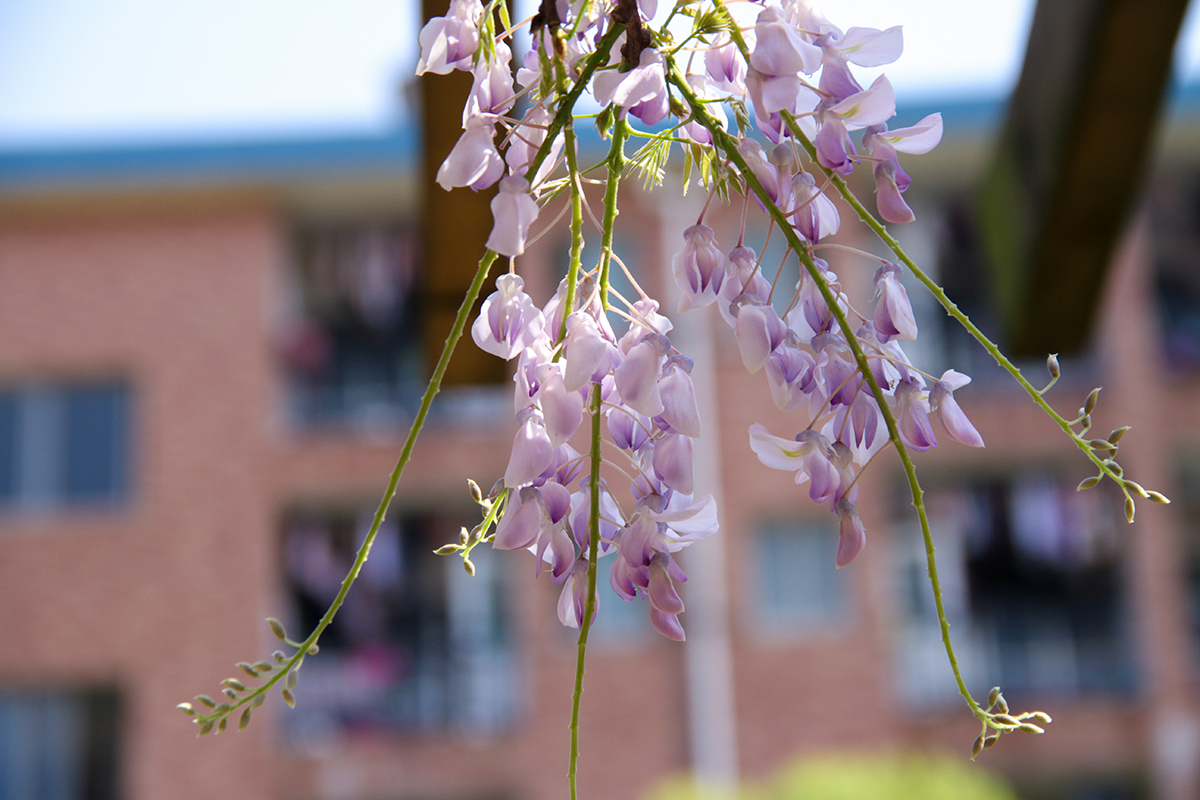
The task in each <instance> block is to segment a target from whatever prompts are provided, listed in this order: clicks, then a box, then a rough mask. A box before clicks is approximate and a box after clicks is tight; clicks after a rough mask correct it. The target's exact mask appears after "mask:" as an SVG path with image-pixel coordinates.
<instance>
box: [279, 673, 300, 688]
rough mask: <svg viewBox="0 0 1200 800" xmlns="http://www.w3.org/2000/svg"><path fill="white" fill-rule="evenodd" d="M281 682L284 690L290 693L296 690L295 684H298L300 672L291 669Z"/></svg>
mask: <svg viewBox="0 0 1200 800" xmlns="http://www.w3.org/2000/svg"><path fill="white" fill-rule="evenodd" d="M283 681H284V684H285V685H284V688H285V689H287V690H288V691H289V692H290V691H292V690H293V689H295V688H296V684H297V683H299V682H300V671H299V670H298V669H293V670H292V671H291V672H289V673H288V674H287V677H286V678H284V679H283Z"/></svg>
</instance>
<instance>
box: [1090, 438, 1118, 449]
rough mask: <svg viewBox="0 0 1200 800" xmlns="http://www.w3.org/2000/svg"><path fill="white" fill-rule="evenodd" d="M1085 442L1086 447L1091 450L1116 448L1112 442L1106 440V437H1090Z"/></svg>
mask: <svg viewBox="0 0 1200 800" xmlns="http://www.w3.org/2000/svg"><path fill="white" fill-rule="evenodd" d="M1087 444H1088V447H1090V448H1092V449H1093V450H1116V449H1117V446H1116V445H1115V444H1113V443H1112V442H1110V441H1108V440H1107V439H1090V440H1088V443H1087Z"/></svg>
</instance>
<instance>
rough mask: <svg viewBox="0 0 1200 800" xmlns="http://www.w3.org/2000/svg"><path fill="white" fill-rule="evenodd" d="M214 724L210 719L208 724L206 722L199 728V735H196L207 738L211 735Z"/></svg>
mask: <svg viewBox="0 0 1200 800" xmlns="http://www.w3.org/2000/svg"><path fill="white" fill-rule="evenodd" d="M214 724H215V723H214V722H213V721H212V720H211V719H210V720H209V721H208V722H206V723H204V724H203V725H201V726H200V733H198V734H196V735H197V736H207V735H208V734H210V733H212V729H213V725H214Z"/></svg>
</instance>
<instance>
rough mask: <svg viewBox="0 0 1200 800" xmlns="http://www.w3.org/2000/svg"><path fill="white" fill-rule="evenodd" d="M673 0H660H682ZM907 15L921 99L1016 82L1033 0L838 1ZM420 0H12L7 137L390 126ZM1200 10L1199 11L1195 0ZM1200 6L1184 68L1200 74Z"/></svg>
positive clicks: (849, 19)
mask: <svg viewBox="0 0 1200 800" xmlns="http://www.w3.org/2000/svg"><path fill="white" fill-rule="evenodd" d="M668 2H669V0H660V5H662V6H664V7H665V6H667V5H668ZM821 5H822V8H823V9H824V11H825V13H826V15H827V16H828V17H829V18H830V19H831V20H832V21H833V22H834V23H836V24H838V25H840V26H841V27H843V28H848V27H850V26H852V25H862V26H866V27H876V28H884V27H888V26H890V25H897V24H902V25H904V32H905V54H904V56H903V57H902V58H901V59H900V61H899V62H897V63H896V64H893V65H891V66H889V67H888V68H887V69H886V72H887V74H888V76H889V78H890V79H891V80H892V83H893V85H894V86H895V87H896V91H897V95H898V96H899V97H900V98H901V99H904V98H905V97H918V96H919V97H921V98H930V97H938V96H942V97H963V96H972V95H974V96H978V95H980V94H988V95H996V94H999V93H1002V92H1004V91H1005V90H1006V89H1007V88H1008V87H1009V86H1011V84H1012V82H1013V81H1014V80H1015V78H1016V75H1017V73H1018V71H1019V69H1020V60H1021V55H1022V51H1021V48H1022V46H1023V42H1024V37H1025V34H1026V31H1027V29H1028V25H1029V19H1030V15H1031V13H1032V8H1033V2H1032V0H998V1H997V2H990V3H973V2H964V0H914V1H913V2H903V0H825V2H823V3H822V4H821ZM418 8H419V3H417V2H416V0H342V1H341V2H334V0H203V2H200V0H169V1H168V2H164V1H163V0H105V2H99V3H98V2H95V0H0V147H14V146H15V147H21V146H28V145H40V144H48V145H54V144H63V143H101V142H109V141H163V140H172V139H174V140H179V139H212V138H221V139H230V138H256V137H263V136H280V135H306V134H313V133H319V132H335V131H336V132H367V131H382V130H386V129H388V128H389V127H391V126H394V125H395V124H396V123H397V120H398V118H399V115H400V114H401V109H402V103H401V102H400V99H399V98H400V96H401V94H402V91H403V86H404V83H405V82H406V81H408V80H409V76H410V75H411V71H412V65H413V64H414V63H415V60H416V50H415V43H416V30H417V9H418ZM1193 10H1195V9H1193ZM1195 17H1196V14H1194V13H1193V14H1191V15H1190V18H1189V23H1188V30H1187V31H1186V32H1185V46H1184V48H1183V51H1182V53H1181V56H1180V60H1179V64H1180V68H1181V72H1182V73H1184V74H1186V75H1188V76H1197V75H1198V74H1200V46H1198V45H1197V41H1198V39H1200V37H1198V31H1197V27H1198V25H1197V22H1198V21H1197V20H1196V19H1195Z"/></svg>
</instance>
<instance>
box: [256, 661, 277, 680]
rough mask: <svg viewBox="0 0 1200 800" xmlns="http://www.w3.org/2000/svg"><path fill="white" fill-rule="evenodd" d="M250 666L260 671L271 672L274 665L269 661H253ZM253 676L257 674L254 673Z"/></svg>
mask: <svg viewBox="0 0 1200 800" xmlns="http://www.w3.org/2000/svg"><path fill="white" fill-rule="evenodd" d="M250 666H252V667H254V669H255V670H257V671H258V672H260V673H262V672H271V671H272V670H274V669H275V665H274V664H272V663H271V662H270V661H255V662H254V663H253V664H251V665H250ZM255 677H258V676H257V675H256V676H255Z"/></svg>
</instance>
